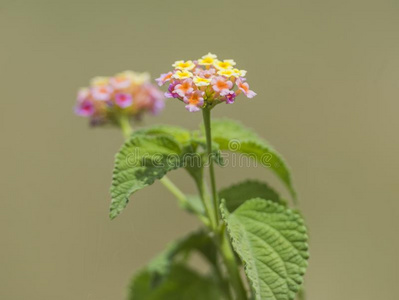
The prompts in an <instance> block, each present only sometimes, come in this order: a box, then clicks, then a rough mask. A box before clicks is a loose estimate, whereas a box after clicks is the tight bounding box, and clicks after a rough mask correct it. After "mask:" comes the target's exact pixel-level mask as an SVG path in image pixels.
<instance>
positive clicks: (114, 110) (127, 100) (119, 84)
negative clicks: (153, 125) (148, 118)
mask: <svg viewBox="0 0 399 300" xmlns="http://www.w3.org/2000/svg"><path fill="white" fill-rule="evenodd" d="M164 100H165V99H164V95H163V93H162V92H161V91H160V90H159V89H158V88H157V87H156V86H155V85H153V84H151V83H150V75H149V74H148V73H136V72H132V71H125V72H122V73H119V74H116V75H115V76H113V77H95V78H93V79H92V80H91V83H90V87H86V88H81V89H80V90H79V92H78V96H77V104H76V107H75V112H76V114H77V115H79V116H83V117H89V118H90V122H91V124H92V125H101V124H105V123H115V124H117V123H118V120H119V119H120V118H121V117H122V116H123V117H126V116H127V117H128V118H136V119H139V118H140V117H141V116H142V114H143V113H145V112H150V113H152V114H158V113H159V112H160V111H161V110H162V109H163V108H164V105H165V103H164Z"/></svg>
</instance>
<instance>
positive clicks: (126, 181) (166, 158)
mask: <svg viewBox="0 0 399 300" xmlns="http://www.w3.org/2000/svg"><path fill="white" fill-rule="evenodd" d="M181 155H182V150H181V148H180V146H179V144H178V143H177V142H176V141H175V140H174V139H172V138H170V137H167V136H149V135H142V134H137V135H136V134H134V135H132V137H131V138H130V139H129V140H127V141H126V142H125V144H124V145H123V146H122V148H121V150H120V151H119V153H117V155H116V158H115V166H114V172H113V177H112V186H111V196H112V201H111V208H110V218H111V219H113V218H115V217H116V216H117V215H118V214H119V213H120V212H121V211H122V210H123V209H124V208H125V207H126V205H127V203H128V202H129V196H130V195H131V194H133V193H134V192H136V191H138V190H140V189H142V188H144V187H146V186H148V185H151V184H153V183H154V181H155V180H156V179H160V178H162V177H163V176H164V175H165V174H166V173H167V172H169V171H171V170H173V169H176V168H179V167H181V166H182V159H181Z"/></svg>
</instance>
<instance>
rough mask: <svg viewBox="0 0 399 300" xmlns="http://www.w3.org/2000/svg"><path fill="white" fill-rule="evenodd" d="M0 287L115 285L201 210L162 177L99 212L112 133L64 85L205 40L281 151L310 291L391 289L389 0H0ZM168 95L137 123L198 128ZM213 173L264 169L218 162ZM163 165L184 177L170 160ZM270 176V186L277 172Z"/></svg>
mask: <svg viewBox="0 0 399 300" xmlns="http://www.w3.org/2000/svg"><path fill="white" fill-rule="evenodd" d="M0 34H1V47H0V82H1V85H0V86H1V93H2V96H1V100H0V126H1V127H0V130H1V135H0V136H1V142H0V145H1V147H0V149H1V150H0V151H1V152H0V154H1V155H0V160H1V173H0V176H1V180H0V184H1V188H0V299H4V300H9V299H10V300H20V299H31V300H39V299H40V300H47V299H58V300H69V299H76V300H81V299H82V300H110V299H113V300H119V299H121V300H122V299H124V298H125V295H126V287H127V285H128V282H129V279H130V277H131V275H132V274H133V273H134V272H135V271H137V270H138V269H140V268H141V267H142V266H144V265H145V264H146V262H148V261H149V260H150V259H151V258H152V257H154V255H156V254H157V253H158V252H159V251H161V250H162V249H163V248H164V246H165V244H166V243H167V242H168V241H170V240H172V239H174V238H176V237H179V236H181V235H184V234H185V233H186V232H188V231H190V230H192V229H194V228H196V227H198V226H199V224H198V222H197V221H196V220H195V219H194V218H192V217H191V216H188V215H187V214H185V213H184V212H181V211H180V210H179V209H178V207H177V203H176V201H175V200H174V199H173V197H172V196H170V195H169V193H167V192H165V190H164V187H163V186H162V185H160V184H159V183H156V184H154V185H153V186H152V187H151V188H147V189H145V190H142V191H140V192H138V193H137V194H135V196H134V198H133V199H132V201H131V203H130V204H129V206H128V208H127V209H126V210H125V211H124V213H123V214H122V215H121V216H120V217H118V218H117V219H116V220H114V221H112V222H111V221H110V220H109V219H108V206H109V201H110V197H109V187H110V179H111V172H112V167H113V157H114V154H115V152H116V151H117V150H118V149H119V147H120V145H121V143H122V141H123V138H122V135H121V133H120V132H119V131H117V130H113V129H98V128H96V129H92V128H89V126H88V124H87V120H86V119H84V118H79V117H77V116H75V115H74V114H73V106H74V104H75V96H76V91H77V89H78V88H79V87H81V86H86V85H87V84H88V82H89V79H90V78H92V77H93V76H96V75H112V74H114V73H116V72H119V71H123V70H126V69H132V70H136V71H149V72H150V73H151V74H153V78H156V77H158V75H159V74H160V73H163V72H165V71H168V70H169V69H170V68H171V64H172V63H173V62H174V61H175V60H178V59H193V58H197V57H200V56H202V55H204V54H206V53H208V52H209V51H211V52H213V53H216V54H218V55H219V57H221V58H233V59H235V60H236V61H237V63H238V66H239V67H240V68H242V69H246V70H248V76H247V78H248V80H249V82H250V83H251V88H252V89H254V90H255V91H256V92H257V93H258V96H257V97H256V98H254V99H252V100H248V99H246V98H244V97H243V98H241V97H240V98H239V99H238V101H237V102H236V103H235V104H234V105H220V106H218V107H217V108H216V109H215V110H214V116H216V117H222V116H227V117H231V118H235V119H239V120H241V121H242V122H243V123H245V124H246V125H247V126H249V127H252V128H254V129H256V130H257V131H258V132H260V133H261V135H262V136H263V137H265V138H267V139H268V140H269V141H270V143H272V144H273V145H274V146H275V147H276V148H277V149H278V150H279V151H280V152H281V153H283V155H284V156H285V158H286V159H287V160H288V162H289V163H290V165H291V168H292V170H293V174H294V183H295V185H296V187H297V189H298V191H299V196H300V207H301V209H302V210H303V212H304V215H305V217H306V220H307V223H308V225H309V227H310V234H311V260H310V267H309V270H308V273H307V277H306V288H307V294H308V299H309V300H319V299H323V300H336V299H341V300H346V299H348V300H353V299H362V300H371V299H394V298H396V292H395V289H394V288H395V287H396V285H397V283H398V281H397V280H398V277H399V258H398V255H397V254H398V252H399V238H398V233H397V231H398V228H399V221H398V218H399V199H398V192H399V188H398V184H399V182H398V181H399V175H398V172H399V140H398V129H399V118H398V110H399V2H398V1H394V0H390V1H389V0H380V1H371V0H328V1H316V0H314V1H310V0H309V1H281V0H280V1H274V0H273V1H272V0H257V1H239V0H234V1H231V0H230V1H228V0H224V1H222V0H213V1H211V0H204V1H177V0H170V1H161V0H159V1H153V0H147V1H121V0H114V1H105V0H96V1H76V0H69V1H54V0H47V1H46V0H35V1H28V0H0ZM201 120H202V117H201V114H198V113H197V114H195V113H188V112H187V111H186V110H185V109H184V107H183V105H182V104H181V103H177V101H169V102H168V103H167V109H166V110H165V112H164V113H163V114H162V115H161V116H160V117H157V118H155V117H147V118H146V119H145V123H144V124H143V125H145V124H155V123H169V124H175V125H181V126H186V127H188V128H192V129H194V128H197V126H198V124H199V123H200V122H201ZM217 175H218V178H217V179H218V184H219V186H220V187H224V186H227V185H229V184H230V183H235V182H238V181H240V180H241V179H243V178H245V177H250V178H259V179H264V180H268V181H271V182H272V183H273V184H276V180H275V179H274V178H273V176H272V175H271V174H270V172H268V171H266V170H264V169H261V168H254V169H248V168H242V169H238V168H233V167H226V168H219V169H218V170H217ZM171 177H172V178H173V179H174V180H175V181H176V182H177V183H178V185H179V186H180V187H181V188H182V189H183V190H184V191H187V192H193V191H194V186H193V185H192V183H191V181H190V180H189V179H188V178H187V177H186V176H185V173H184V171H176V172H174V173H173V174H171ZM276 187H277V188H278V189H279V190H280V191H282V192H283V193H285V191H284V188H283V187H282V186H281V185H278V184H277V185H276Z"/></svg>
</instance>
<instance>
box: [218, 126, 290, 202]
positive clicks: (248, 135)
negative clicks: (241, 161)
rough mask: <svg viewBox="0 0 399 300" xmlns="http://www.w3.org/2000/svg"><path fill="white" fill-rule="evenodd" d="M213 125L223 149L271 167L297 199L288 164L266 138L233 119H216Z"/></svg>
mask: <svg viewBox="0 0 399 300" xmlns="http://www.w3.org/2000/svg"><path fill="white" fill-rule="evenodd" d="M211 126H212V139H213V140H214V141H215V142H216V143H218V144H219V146H220V149H221V150H230V151H233V152H240V153H243V154H245V155H247V156H250V157H252V158H254V159H255V160H256V161H258V162H259V163H260V164H261V165H262V166H264V167H267V168H270V169H271V170H272V171H273V172H274V173H275V174H276V175H277V177H278V178H279V179H280V180H281V181H282V182H283V183H284V184H285V185H286V187H287V188H288V190H289V191H290V193H291V196H292V197H293V198H294V200H295V199H296V192H295V189H294V187H293V184H292V179H291V174H290V170H289V167H288V165H287V164H286V162H285V161H284V159H283V157H282V156H281V154H279V153H278V152H277V151H276V150H275V149H274V148H273V147H272V146H271V145H270V144H269V143H268V142H267V141H266V140H264V139H262V138H260V137H259V136H258V135H257V134H256V133H255V132H254V131H252V130H251V129H248V128H246V127H244V126H243V125H241V124H240V123H239V122H236V121H233V120H229V119H222V120H214V121H213V122H212V125H211Z"/></svg>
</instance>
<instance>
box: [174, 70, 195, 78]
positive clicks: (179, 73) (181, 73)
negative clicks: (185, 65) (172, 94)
mask: <svg viewBox="0 0 399 300" xmlns="http://www.w3.org/2000/svg"><path fill="white" fill-rule="evenodd" d="M190 77H193V73H191V72H189V71H177V72H176V73H175V74H173V78H176V79H185V78H190Z"/></svg>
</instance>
